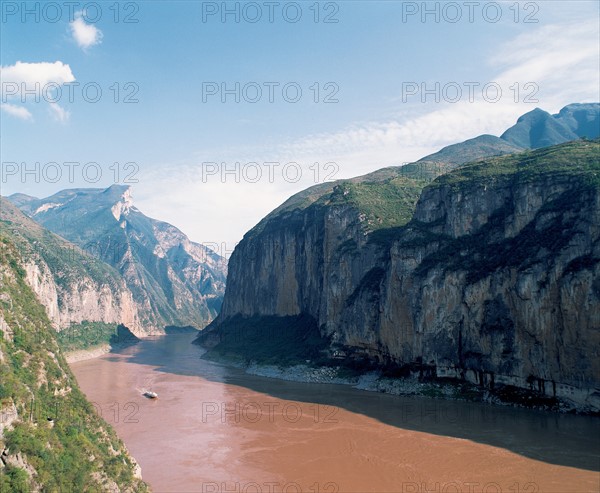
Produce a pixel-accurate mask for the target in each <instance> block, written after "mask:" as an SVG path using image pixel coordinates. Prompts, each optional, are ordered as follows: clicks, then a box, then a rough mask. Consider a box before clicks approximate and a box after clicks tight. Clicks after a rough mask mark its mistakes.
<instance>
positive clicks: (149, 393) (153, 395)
mask: <svg viewBox="0 0 600 493" xmlns="http://www.w3.org/2000/svg"><path fill="white" fill-rule="evenodd" d="M144 396H145V397H148V399H156V398H157V397H158V394H157V393H156V392H152V391H151V390H146V392H144Z"/></svg>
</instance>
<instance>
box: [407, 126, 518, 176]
mask: <svg viewBox="0 0 600 493" xmlns="http://www.w3.org/2000/svg"><path fill="white" fill-rule="evenodd" d="M523 150H524V149H523V147H520V146H517V145H514V144H511V143H510V142H507V141H505V140H503V139H501V138H499V137H496V136H494V135H488V134H484V135H480V136H479V137H475V138H474V139H469V140H465V141H464V142H461V143H459V144H452V145H449V146H446V147H444V148H443V149H441V150H440V151H438V152H436V153H434V154H430V155H429V156H425V157H424V158H421V159H419V160H418V161H417V163H424V162H432V163H441V164H445V165H447V166H448V168H450V169H454V168H456V167H457V166H458V165H460V164H464V163H468V162H471V161H476V160H478V159H483V158H486V157H493V156H502V155H504V154H514V153H515V152H521V151H523Z"/></svg>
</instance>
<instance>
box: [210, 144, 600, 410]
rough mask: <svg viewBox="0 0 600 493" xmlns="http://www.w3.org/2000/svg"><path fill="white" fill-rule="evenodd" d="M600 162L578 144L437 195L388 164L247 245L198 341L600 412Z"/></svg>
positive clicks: (310, 200) (465, 173)
mask: <svg viewBox="0 0 600 493" xmlns="http://www.w3.org/2000/svg"><path fill="white" fill-rule="evenodd" d="M599 153H600V142H598V141H594V142H586V141H576V142H572V143H567V144H563V145H559V146H554V147H550V148H545V149H540V150H536V151H525V152H521V153H517V154H513V155H507V156H502V157H494V158H487V159H485V160H481V161H478V162H475V163H473V164H467V165H464V166H462V167H459V168H458V169H456V170H454V171H451V172H449V173H446V174H444V175H442V176H441V177H439V178H437V179H436V180H435V181H433V182H431V183H429V184H428V185H427V186H423V185H422V183H421V182H420V181H419V180H416V179H414V178H410V177H407V176H402V175H400V173H399V172H397V173H396V174H395V175H394V170H393V169H389V168H388V169H386V170H383V171H380V172H377V173H375V174H374V175H373V176H374V177H375V179H374V180H370V179H369V177H368V175H367V176H366V177H362V178H361V180H360V181H356V180H345V181H339V182H336V183H334V184H330V185H328V188H324V187H322V186H321V187H320V188H319V189H318V191H317V192H315V188H313V189H309V190H308V191H305V192H303V193H301V194H298V195H297V196H295V197H292V198H291V199H289V200H288V201H287V202H286V203H284V204H283V205H282V206H281V207H280V208H278V209H276V210H275V211H274V212H272V213H271V214H269V215H268V216H267V217H266V218H265V219H263V220H262V221H261V222H260V223H259V224H258V225H257V226H256V227H255V228H253V229H252V230H250V231H249V232H248V233H247V234H246V235H245V236H244V238H243V240H242V241H241V242H240V243H239V244H238V245H237V247H236V249H235V251H234V253H233V254H232V256H231V259H230V262H229V274H228V281H227V289H226V293H225V299H224V302H223V308H222V311H221V313H220V314H219V316H218V317H217V319H216V320H215V321H214V322H213V323H212V324H211V325H210V326H209V327H208V328H207V329H205V331H204V332H203V333H202V334H201V335H200V336H199V340H200V341H201V342H203V343H204V344H207V345H212V346H215V347H214V348H213V351H215V352H218V353H221V354H226V353H228V352H232V353H238V354H240V355H242V356H243V357H245V358H246V359H247V360H248V359H250V360H251V359H256V358H257V357H258V356H257V355H261V354H264V353H265V348H266V350H267V351H271V354H270V358H269V359H268V360H269V361H271V362H273V361H277V362H280V363H281V362H289V363H293V362H298V361H301V362H304V359H310V360H311V361H313V362H319V361H324V360H327V358H330V357H331V355H333V354H336V353H337V354H342V355H345V356H344V357H343V359H344V364H353V363H355V362H357V361H365V360H366V361H368V362H370V363H369V364H377V365H382V366H383V367H391V368H401V369H402V372H403V374H413V375H417V376H418V375H421V376H423V375H429V376H431V377H434V378H440V377H451V378H454V379H456V380H458V381H467V382H471V383H475V384H478V385H481V386H483V387H485V388H487V389H489V390H494V389H495V390H496V391H500V390H501V389H502V388H516V389H526V390H527V391H530V392H532V393H535V394H536V395H540V396H545V397H548V398H551V399H555V398H559V399H565V400H567V401H569V402H571V403H575V404H574V405H576V406H578V407H579V408H580V409H585V410H591V411H595V412H598V411H600V379H599V375H600V358H599V356H600V350H599V349H598V348H600V332H599V331H598V327H600V283H599V279H600V163H599V160H598V156H599ZM384 176H385V177H386V178H383V177H384ZM311 190H312V194H311ZM327 355H329V356H327Z"/></svg>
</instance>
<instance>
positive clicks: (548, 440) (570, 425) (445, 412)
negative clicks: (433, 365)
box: [109, 334, 600, 471]
mask: <svg viewBox="0 0 600 493" xmlns="http://www.w3.org/2000/svg"><path fill="white" fill-rule="evenodd" d="M194 337H195V334H173V335H168V336H164V337H163V338H160V343H158V342H159V341H157V340H152V339H153V338H152V339H150V340H146V341H144V340H142V341H141V342H140V343H139V344H137V345H136V346H135V348H133V349H132V348H115V349H113V351H111V353H112V354H114V355H115V356H116V355H127V356H128V361H129V362H131V363H137V364H142V365H151V366H154V367H156V369H155V371H157V372H165V373H170V374H175V375H188V376H189V375H198V376H199V377H201V378H204V379H206V380H209V381H213V382H220V383H224V384H227V385H234V386H238V387H243V388H246V389H249V390H252V391H254V392H258V393H261V394H264V395H265V396H270V397H272V398H276V399H283V400H290V401H300V402H307V403H314V404H318V405H320V406H329V407H327V408H325V407H320V408H319V410H320V411H321V413H320V419H325V418H326V417H329V418H330V419H333V420H335V419H336V408H341V409H345V410H347V411H349V412H352V413H357V414H362V415H365V416H368V417H370V418H373V419H376V420H378V421H380V422H382V423H385V424H387V425H391V426H394V427H397V428H402V429H406V430H413V431H418V432H423V433H430V434H435V435H440V436H446V437H454V438H460V439H466V440H471V441H473V442H477V443H481V444H485V445H491V446H494V447H500V448H503V449H506V450H508V451H510V452H514V453H516V454H519V455H522V456H524V457H528V458H531V459H534V460H539V461H542V462H546V463H550V464H556V465H561V466H568V467H575V468H579V469H586V470H590V471H598V470H600V444H599V443H600V442H598V441H597V437H598V436H600V419H598V418H594V417H587V416H574V415H561V414H553V413H549V412H541V411H532V410H527V409H515V408H510V407H502V406H493V405H486V404H480V403H472V402H461V401H455V400H442V399H433V398H426V397H415V396H411V397H402V396H393V395H388V394H382V393H376V392H366V391H360V390H357V389H354V388H352V387H351V386H349V385H331V384H308V383H300V382H287V381H283V380H278V379H272V378H266V377H258V376H253V375H247V374H245V373H244V371H243V370H241V369H238V368H232V367H227V366H224V365H221V364H218V363H214V362H211V361H207V360H204V359H201V358H200V356H201V355H202V354H203V353H204V350H203V349H202V348H200V347H199V346H196V345H192V344H191V341H192V340H193V339H194ZM109 358H110V357H109ZM225 390H227V389H225ZM266 399H267V398H266ZM225 400H226V401H227V402H231V401H232V400H233V398H231V399H225ZM265 402H269V401H268V399H267V400H265ZM321 422H322V421H321ZM315 426H318V423H316V424H315ZM407 446H408V444H407Z"/></svg>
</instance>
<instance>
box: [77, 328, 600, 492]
mask: <svg viewBox="0 0 600 493" xmlns="http://www.w3.org/2000/svg"><path fill="white" fill-rule="evenodd" d="M193 337H194V335H193V334H177V335H167V336H161V337H153V338H149V339H145V340H143V341H141V342H140V343H138V344H136V345H133V346H129V347H127V348H124V349H118V350H116V351H115V352H111V353H109V354H106V355H104V356H101V357H99V358H96V359H91V360H87V361H82V362H78V363H73V364H72V365H71V367H72V370H73V372H74V373H75V375H76V377H77V381H78V382H79V385H80V386H81V388H82V389H83V391H84V392H85V394H86V395H87V397H88V398H89V399H90V400H91V401H92V402H93V403H94V405H95V406H96V409H97V410H98V412H99V413H101V414H102V416H103V417H104V418H105V419H106V421H108V422H109V423H110V424H112V425H113V426H114V427H115V429H116V430H117V433H118V434H119V436H120V437H121V438H122V440H123V441H124V442H125V444H126V445H127V447H128V448H129V450H130V452H131V453H132V455H133V456H134V457H135V458H136V459H137V461H138V462H139V464H140V465H141V467H142V474H143V477H144V479H145V480H146V481H147V482H148V483H149V484H150V485H151V487H152V489H153V491H155V492H161V493H162V492H177V493H180V492H181V493H183V492H205V493H226V492H228V493H257V492H258V493H267V492H268V493H274V492H279V491H284V492H286V493H296V492H298V491H305V492H312V493H317V492H318V493H350V492H357V493H359V492H360V493H363V492H378V493H380V492H381V493H383V492H394V493H395V492H405V493H425V492H439V493H455V492H471V493H478V492H486V493H499V492H510V493H536V492H557V493H569V492H573V493H580V492H598V491H600V472H599V471H600V445H599V443H600V440H599V438H600V419H598V418H590V417H582V416H570V415H569V416H567V415H556V414H550V413H542V412H536V411H528V410H521V409H512V408H505V407H495V406H490V405H483V404H477V403H465V402H458V401H444V400H435V399H428V398H421V397H398V396H390V395H385V394H378V393H373V392H364V391H360V390H356V389H353V388H351V387H350V386H344V385H328V384H305V383H296V382H285V381H281V380H275V379H269V378H264V377H257V376H252V375H246V374H245V373H244V372H243V371H242V370H240V369H236V368H229V367H225V366H222V365H219V364H217V363H212V362H209V361H205V360H202V359H200V355H201V354H202V349H201V348H199V347H198V346H195V345H192V344H190V343H191V341H192V339H193ZM145 390H153V391H155V392H157V393H158V394H159V398H158V399H155V400H152V399H148V398H145V397H143V396H142V393H143V391H145Z"/></svg>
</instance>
